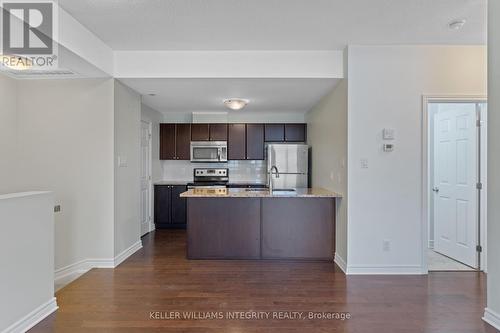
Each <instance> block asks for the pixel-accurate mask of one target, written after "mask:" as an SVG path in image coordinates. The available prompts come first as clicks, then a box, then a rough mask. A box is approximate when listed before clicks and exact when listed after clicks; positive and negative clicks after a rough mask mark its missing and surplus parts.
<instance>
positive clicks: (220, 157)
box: [191, 142, 227, 162]
mask: <svg viewBox="0 0 500 333" xmlns="http://www.w3.org/2000/svg"><path fill="white" fill-rule="evenodd" d="M191 162H227V144H226V143H225V142H224V143H217V142H192V143H191Z"/></svg>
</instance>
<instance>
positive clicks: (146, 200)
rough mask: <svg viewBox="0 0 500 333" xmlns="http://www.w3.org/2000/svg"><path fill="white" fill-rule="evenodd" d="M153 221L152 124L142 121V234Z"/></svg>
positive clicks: (149, 227)
mask: <svg viewBox="0 0 500 333" xmlns="http://www.w3.org/2000/svg"><path fill="white" fill-rule="evenodd" d="M151 223H152V221H151V125H150V124H149V123H147V122H144V121H141V235H144V234H146V233H148V232H149V231H151V229H152V228H151Z"/></svg>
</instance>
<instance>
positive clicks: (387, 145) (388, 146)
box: [384, 143, 394, 152]
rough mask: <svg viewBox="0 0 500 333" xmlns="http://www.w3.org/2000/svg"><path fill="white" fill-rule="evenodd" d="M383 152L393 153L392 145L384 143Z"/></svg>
mask: <svg viewBox="0 0 500 333" xmlns="http://www.w3.org/2000/svg"><path fill="white" fill-rule="evenodd" d="M384 151H385V152H391V151H394V144H392V143H384Z"/></svg>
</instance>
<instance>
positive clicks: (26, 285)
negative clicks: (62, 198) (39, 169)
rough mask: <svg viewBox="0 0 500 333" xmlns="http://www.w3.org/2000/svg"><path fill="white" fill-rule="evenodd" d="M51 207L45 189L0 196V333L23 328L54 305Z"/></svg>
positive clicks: (39, 318) (54, 308)
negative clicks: (43, 190)
mask: <svg viewBox="0 0 500 333" xmlns="http://www.w3.org/2000/svg"><path fill="white" fill-rule="evenodd" d="M53 207H54V199H53V196H52V194H51V193H49V192H30V193H15V194H10V195H0V228H1V230H2V232H1V233H0V240H1V241H0V263H1V274H0V295H2V296H1V297H0V332H25V331H26V330H28V329H29V328H30V327H31V326H33V325H34V324H36V323H37V322H38V321H39V320H41V319H43V318H44V317H45V316H46V315H48V314H50V313H52V312H53V311H54V310H56V308H57V305H56V300H55V298H54V211H53ZM30 314H31V315H30Z"/></svg>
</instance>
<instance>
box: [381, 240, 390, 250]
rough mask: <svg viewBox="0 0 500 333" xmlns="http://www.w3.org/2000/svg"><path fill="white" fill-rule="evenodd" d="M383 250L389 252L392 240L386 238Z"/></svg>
mask: <svg viewBox="0 0 500 333" xmlns="http://www.w3.org/2000/svg"><path fill="white" fill-rule="evenodd" d="M382 250H383V251H384V252H389V251H390V250H391V241H389V240H387V239H385V240H384V241H383V242H382Z"/></svg>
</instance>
